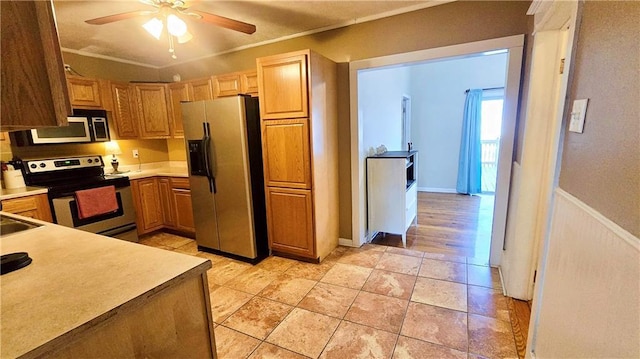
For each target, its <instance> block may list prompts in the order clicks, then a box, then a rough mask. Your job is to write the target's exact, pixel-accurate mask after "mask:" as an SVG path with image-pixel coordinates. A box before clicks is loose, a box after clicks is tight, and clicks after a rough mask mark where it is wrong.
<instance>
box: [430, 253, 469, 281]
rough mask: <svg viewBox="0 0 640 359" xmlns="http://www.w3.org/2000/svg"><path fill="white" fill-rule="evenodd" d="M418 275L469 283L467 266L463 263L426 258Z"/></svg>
mask: <svg viewBox="0 0 640 359" xmlns="http://www.w3.org/2000/svg"><path fill="white" fill-rule="evenodd" d="M418 275H419V276H420V277H429V278H434V279H441V280H447V281H450V282H458V283H467V266H466V265H465V264H463V263H456V262H447V261H439V260H435V259H429V258H424V259H423V260H422V265H421V266H420V272H418Z"/></svg>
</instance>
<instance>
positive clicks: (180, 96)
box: [168, 83, 191, 138]
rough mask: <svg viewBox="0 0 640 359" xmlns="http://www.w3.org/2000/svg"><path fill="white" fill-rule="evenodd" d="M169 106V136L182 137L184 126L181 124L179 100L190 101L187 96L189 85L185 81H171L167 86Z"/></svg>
mask: <svg viewBox="0 0 640 359" xmlns="http://www.w3.org/2000/svg"><path fill="white" fill-rule="evenodd" d="M168 91H169V106H170V109H171V111H170V112H171V113H170V115H171V136H172V137H175V138H182V137H184V127H183V126H182V109H181V108H180V102H181V101H191V97H190V96H189V86H188V85H187V84H186V83H173V84H170V85H169V87H168Z"/></svg>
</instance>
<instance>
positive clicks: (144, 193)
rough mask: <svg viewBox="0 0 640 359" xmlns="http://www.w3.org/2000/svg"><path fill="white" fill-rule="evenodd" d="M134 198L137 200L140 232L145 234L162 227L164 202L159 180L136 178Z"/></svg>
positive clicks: (133, 187)
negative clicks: (162, 201) (161, 196)
mask: <svg viewBox="0 0 640 359" xmlns="http://www.w3.org/2000/svg"><path fill="white" fill-rule="evenodd" d="M132 189H134V190H135V191H134V199H135V200H136V201H135V202H136V217H137V219H138V234H145V233H148V232H151V231H154V230H156V229H160V228H162V222H163V218H162V204H161V202H160V192H159V188H158V181H157V179H155V178H147V179H141V180H136V181H135V185H134V186H132Z"/></svg>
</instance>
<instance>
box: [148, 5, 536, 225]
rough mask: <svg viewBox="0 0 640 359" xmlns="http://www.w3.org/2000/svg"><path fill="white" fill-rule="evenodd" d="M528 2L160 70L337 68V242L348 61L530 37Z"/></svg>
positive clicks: (406, 18)
mask: <svg viewBox="0 0 640 359" xmlns="http://www.w3.org/2000/svg"><path fill="white" fill-rule="evenodd" d="M528 7H529V2H528V1H506V2H500V1H458V2H454V3H449V4H445V5H440V6H436V7H432V8H427V9H423V10H419V11H414V12H411V13H406V14H401V15H397V16H393V17H389V18H385V19H380V20H376V21H371V22H366V23H362V24H357V25H352V26H349V27H346V28H340V29H335V30H331V31H326V32H322V33H318V34H313V35H308V36H304V37H300V38H295V39H290V40H286V41H281V42H277V43H273V44H269V45H265V46H260V47H256V48H251V49H247V50H243V51H238V52H234V53H229V54H224V55H221V56H216V57H211V58H207V59H203V60H199V61H195V62H191V63H186V64H180V65H176V66H172V67H167V68H163V69H160V79H162V80H165V81H171V79H172V76H173V75H174V74H180V75H181V77H182V79H183V80H186V79H192V78H198V77H202V76H206V75H211V74H214V75H215V74H221V73H226V72H233V71H241V70H245V69H250V68H255V59H256V58H258V57H262V56H267V55H273V54H278V53H283V52H288V51H294V50H300V49H306V48H310V49H312V50H314V51H316V52H318V53H320V54H322V55H324V56H325V57H328V58H330V59H332V60H333V61H335V62H338V63H345V64H344V67H341V68H339V77H340V78H339V83H338V85H339V93H338V94H339V103H338V105H339V108H338V111H339V114H338V116H339V117H338V120H339V138H338V148H339V150H340V163H339V170H340V186H341V187H340V237H342V238H351V187H350V186H351V174H350V170H351V163H350V138H351V137H350V136H351V135H350V131H349V111H350V110H349V96H348V94H349V81H348V64H346V63H348V62H349V61H354V60H361V59H367V58H372V57H379V56H385V55H391V54H398V53H405V52H411V51H417V50H424V49H429V48H435V47H441V46H447V45H453V44H460V43H466V42H472V41H480V40H487V39H492V38H498V37H504V36H510V35H517V34H530V33H531V31H530V25H531V24H529V23H528V21H529V20H528V18H527V16H526V12H527V9H528Z"/></svg>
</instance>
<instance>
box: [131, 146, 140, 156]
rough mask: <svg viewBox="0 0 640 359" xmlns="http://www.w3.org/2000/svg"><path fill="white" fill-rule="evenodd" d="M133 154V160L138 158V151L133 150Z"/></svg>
mask: <svg viewBox="0 0 640 359" xmlns="http://www.w3.org/2000/svg"><path fill="white" fill-rule="evenodd" d="M131 152H132V154H133V158H138V149H137V148H136V149H135V150H132V151H131Z"/></svg>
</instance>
